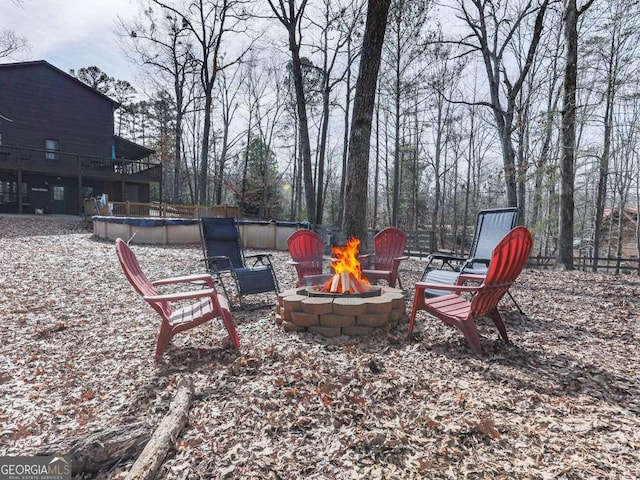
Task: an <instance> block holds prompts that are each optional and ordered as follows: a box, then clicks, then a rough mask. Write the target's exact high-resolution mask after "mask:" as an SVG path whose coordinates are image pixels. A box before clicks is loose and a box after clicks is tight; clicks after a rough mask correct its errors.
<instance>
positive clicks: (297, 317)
mask: <svg viewBox="0 0 640 480" xmlns="http://www.w3.org/2000/svg"><path fill="white" fill-rule="evenodd" d="M291 321H292V322H293V323H295V324H296V325H298V326H299V327H310V326H312V325H320V317H319V316H318V315H312V314H309V313H304V312H291Z"/></svg>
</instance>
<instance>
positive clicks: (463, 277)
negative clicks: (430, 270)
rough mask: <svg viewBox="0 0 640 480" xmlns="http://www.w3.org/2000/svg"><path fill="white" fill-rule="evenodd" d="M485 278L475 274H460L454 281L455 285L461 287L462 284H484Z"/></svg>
mask: <svg viewBox="0 0 640 480" xmlns="http://www.w3.org/2000/svg"><path fill="white" fill-rule="evenodd" d="M485 278H486V276H485V275H478V274H475V273H461V274H460V275H458V278H457V279H456V285H462V284H463V283H464V282H480V283H482V282H484V279H485Z"/></svg>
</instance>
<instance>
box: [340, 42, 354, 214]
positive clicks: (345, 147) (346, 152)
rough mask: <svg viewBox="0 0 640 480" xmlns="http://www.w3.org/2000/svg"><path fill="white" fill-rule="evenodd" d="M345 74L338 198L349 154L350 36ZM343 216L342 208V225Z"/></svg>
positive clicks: (343, 181)
mask: <svg viewBox="0 0 640 480" xmlns="http://www.w3.org/2000/svg"><path fill="white" fill-rule="evenodd" d="M347 62H348V65H349V66H348V68H347V75H346V82H347V84H346V87H347V88H346V95H345V99H344V139H343V141H344V144H343V147H342V175H341V177H340V198H345V185H346V182H345V179H346V175H345V172H346V171H347V158H348V155H349V114H350V111H349V107H350V105H351V37H349V39H348V40H347ZM343 218H344V208H341V209H340V211H339V212H338V225H342V221H343Z"/></svg>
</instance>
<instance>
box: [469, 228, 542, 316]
mask: <svg viewBox="0 0 640 480" xmlns="http://www.w3.org/2000/svg"><path fill="white" fill-rule="evenodd" d="M532 247H533V239H532V238H531V233H530V232H529V230H527V229H526V228H525V227H516V228H514V229H513V230H511V231H510V232H508V233H507V234H506V235H505V236H504V238H503V239H502V240H501V241H500V242H499V243H498V245H496V247H495V248H494V249H493V253H492V255H491V262H490V263H489V269H488V270H487V274H486V277H485V279H484V282H483V285H482V288H481V289H480V290H479V291H478V293H476V294H475V295H474V297H473V298H472V299H471V316H472V317H473V318H478V317H482V316H485V315H486V314H487V313H489V312H490V311H491V310H493V309H494V308H496V307H497V305H498V302H499V301H500V299H501V298H502V297H503V296H504V295H505V293H507V291H508V290H509V287H510V286H511V285H512V284H513V282H515V280H516V279H517V278H518V275H520V272H522V269H523V268H524V267H525V265H526V264H527V260H528V259H529V255H530V254H531V249H532Z"/></svg>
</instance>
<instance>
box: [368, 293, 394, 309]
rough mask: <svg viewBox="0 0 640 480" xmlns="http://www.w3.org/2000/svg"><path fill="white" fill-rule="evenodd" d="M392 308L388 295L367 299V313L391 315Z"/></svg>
mask: <svg viewBox="0 0 640 480" xmlns="http://www.w3.org/2000/svg"><path fill="white" fill-rule="evenodd" d="M391 307H392V305H391V300H390V299H389V298H388V297H387V296H386V295H385V296H381V297H373V298H368V299H367V313H385V314H389V313H390V312H391Z"/></svg>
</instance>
